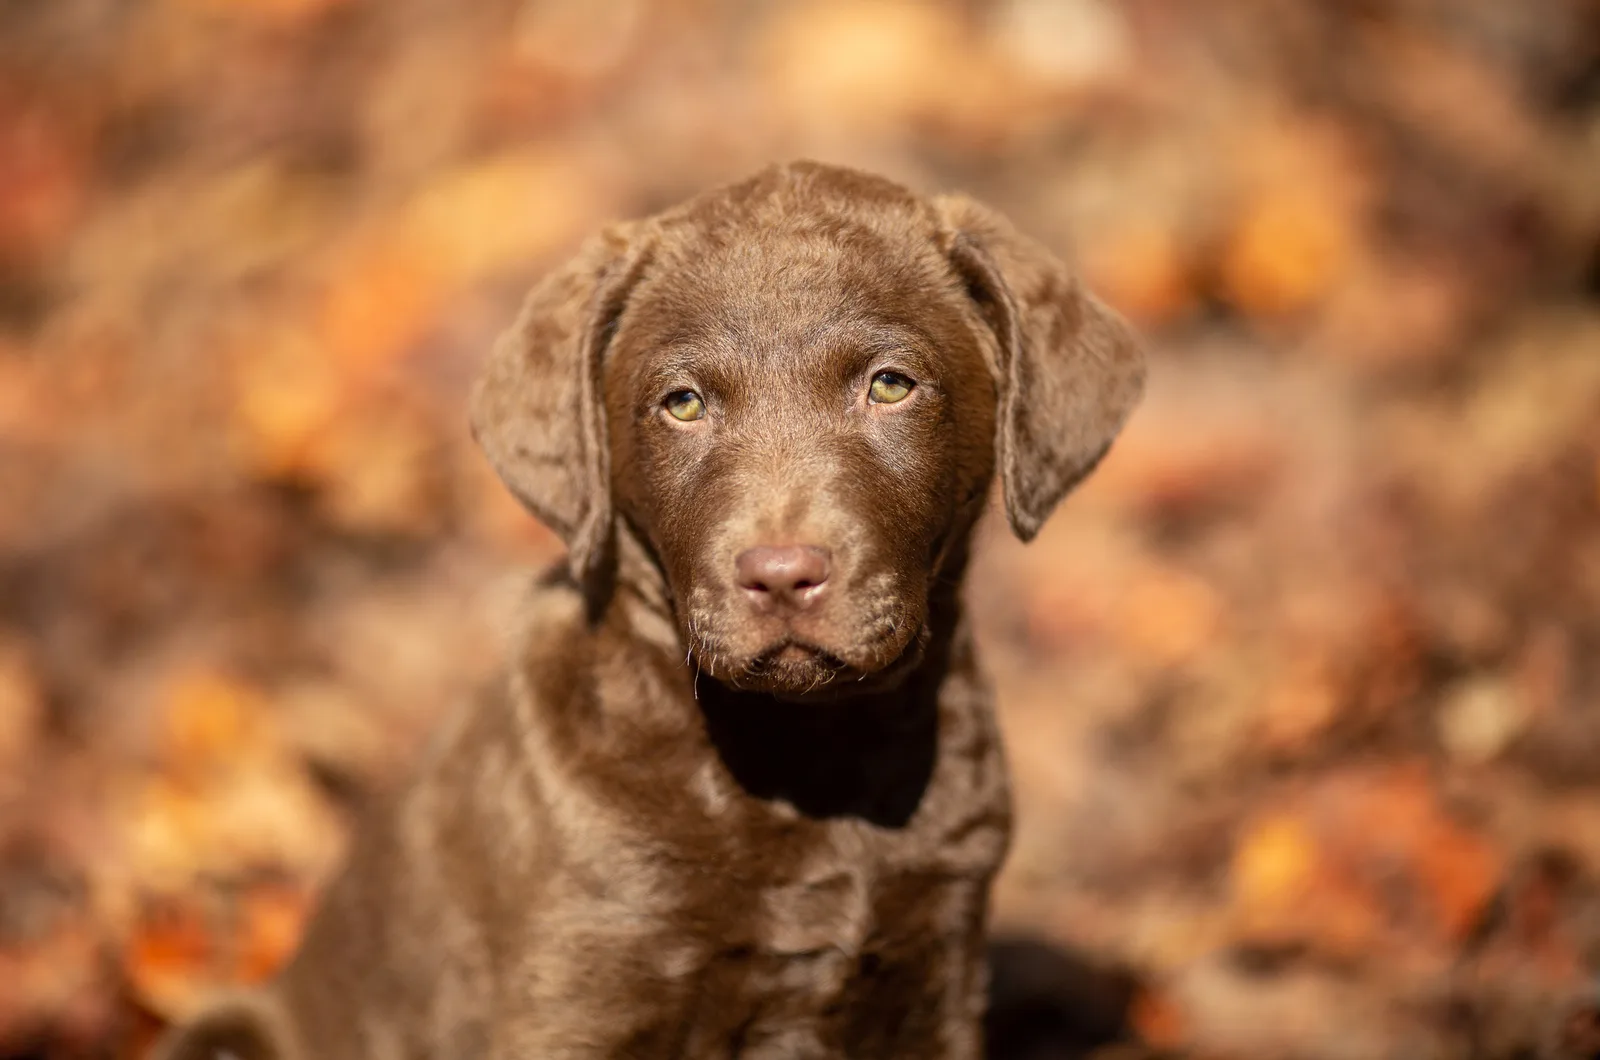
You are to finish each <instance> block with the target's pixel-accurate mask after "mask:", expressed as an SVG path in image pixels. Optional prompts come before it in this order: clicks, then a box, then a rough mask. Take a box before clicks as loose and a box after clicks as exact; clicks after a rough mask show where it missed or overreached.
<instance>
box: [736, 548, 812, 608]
mask: <svg viewBox="0 0 1600 1060" xmlns="http://www.w3.org/2000/svg"><path fill="white" fill-rule="evenodd" d="M828 559H829V557H828V550H827V549H825V548H817V547H816V546H814V545H784V546H781V547H773V546H770V545H762V546H759V547H757V548H747V549H745V550H744V551H743V552H741V553H739V555H738V557H737V558H736V559H735V560H734V561H733V565H734V572H735V573H736V574H737V575H738V579H739V585H740V587H741V588H743V589H744V590H746V591H747V592H748V593H749V594H750V596H751V597H752V598H753V599H754V600H755V602H756V603H757V604H758V605H759V606H761V607H763V608H772V607H783V608H793V609H796V610H798V609H801V608H805V607H809V606H810V605H811V604H812V603H813V602H814V601H815V600H816V598H817V596H818V594H819V593H820V592H821V590H822V586H823V583H825V582H826V581H827V580H828Z"/></svg>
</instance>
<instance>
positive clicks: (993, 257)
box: [934, 195, 1144, 541]
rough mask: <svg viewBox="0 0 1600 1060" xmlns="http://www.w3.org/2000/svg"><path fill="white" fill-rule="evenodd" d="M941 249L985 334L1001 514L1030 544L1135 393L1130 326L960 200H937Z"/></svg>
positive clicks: (1040, 253) (1138, 354)
mask: <svg viewBox="0 0 1600 1060" xmlns="http://www.w3.org/2000/svg"><path fill="white" fill-rule="evenodd" d="M934 205H935V208H936V209H937V210H938V212H939V214H940V216H941V218H942V219H943V222H944V225H945V231H944V238H945V239H946V241H947V244H946V252H947V253H948V254H949V256H950V260H951V262H952V263H953V264H954V265H955V268H956V272H957V273H958V274H959V275H960V277H961V279H962V280H963V282H964V283H965V284H966V287H967V292H968V294H969V295H970V296H971V298H972V299H973V301H974V302H976V303H977V306H978V311H979V314H980V315H981V316H982V317H983V320H984V323H985V324H986V325H987V327H988V329H989V330H990V331H992V332H993V334H994V337H995V340H996V341H995V346H996V347H997V356H996V359H995V362H994V363H993V365H992V369H993V371H994V374H995V381H996V388H997V390H998V392H999V398H1000V408H999V416H998V418H997V435H998V436H997V438H996V449H997V459H998V461H999V465H1000V480H1001V485H1002V487H1003V488H1004V491H1005V505H1006V516H1007V518H1008V519H1009V520H1010V523H1011V529H1012V530H1013V531H1014V532H1015V533H1016V535H1017V536H1018V537H1019V538H1021V539H1022V540H1023V541H1031V540H1032V539H1033V537H1034V535H1035V534H1037V533H1038V532H1039V527H1040V526H1042V525H1043V524H1044V521H1045V519H1046V518H1048V517H1049V515H1050V513H1051V512H1052V511H1053V510H1054V509H1055V507H1056V505H1057V504H1059V503H1060V502H1061V499H1062V498H1063V497H1065V496H1066V495H1067V493H1069V492H1070V491H1071V490H1072V488H1073V487H1074V486H1076V485H1077V484H1078V483H1079V482H1081V481H1082V480H1083V479H1084V477H1085V476H1087V475H1088V474H1089V472H1091V471H1093V470H1094V468H1095V465H1097V464H1098V463H1099V462H1100V460H1101V458H1102V457H1104V456H1105V454H1106V451H1107V450H1109V449H1110V448H1111V443H1112V441H1113V440H1114V439H1115V438H1116V436H1117V433H1118V432H1119V431H1120V430H1121V429H1122V424H1123V422H1124V421H1125V420H1126V419H1127V418H1128V414H1129V413H1131V412H1132V411H1133V407H1134V405H1136V404H1137V403H1138V401H1139V396H1140V394H1141V393H1142V392H1143V390H1144V355H1143V353H1142V351H1141V350H1140V347H1139V344H1138V342H1137V341H1136V340H1135V338H1134V336H1133V332H1132V331H1131V330H1130V329H1129V327H1128V325H1127V324H1126V323H1125V322H1124V321H1123V320H1122V318H1121V317H1119V316H1118V315H1117V314H1116V313H1115V312H1113V311H1112V310H1110V309H1109V308H1107V307H1106V306H1105V305H1103V304H1101V302H1100V301H1099V300H1098V299H1096V298H1095V297H1094V296H1093V295H1091V294H1090V293H1089V292H1088V291H1086V290H1084V288H1083V286H1082V285H1081V284H1080V283H1079V282H1078V279H1077V277H1075V276H1074V275H1073V274H1072V273H1071V272H1070V271H1069V270H1068V269H1067V268H1066V266H1064V265H1063V264H1062V263H1061V262H1060V261H1058V260H1057V259H1056V258H1055V257H1054V256H1053V255H1052V254H1050V252H1049V251H1047V250H1045V249H1044V248H1043V247H1041V246H1039V245H1038V244H1037V243H1035V242H1033V241H1032V240H1030V239H1028V238H1026V237H1024V236H1022V235H1021V234H1019V233H1018V232H1017V231H1016V230H1015V229H1013V228H1012V227H1011V225H1010V223H1009V222H1008V221H1006V219H1005V218H1003V217H1001V216H1000V215H999V214H997V213H995V212H994V211H993V210H990V209H988V208H987V207H985V206H982V205H980V204H979V203H976V202H974V201H972V200H971V199H968V198H966V197H964V196H958V195H953V196H942V197H940V198H938V199H936V200H934Z"/></svg>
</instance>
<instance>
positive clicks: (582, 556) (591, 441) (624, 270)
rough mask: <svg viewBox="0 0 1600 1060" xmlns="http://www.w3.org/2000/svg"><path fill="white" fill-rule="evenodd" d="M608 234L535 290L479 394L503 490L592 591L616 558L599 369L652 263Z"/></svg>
mask: <svg viewBox="0 0 1600 1060" xmlns="http://www.w3.org/2000/svg"><path fill="white" fill-rule="evenodd" d="M640 242H641V241H640V240H639V239H638V238H637V233H636V231H635V230H634V226H627V225H621V226H616V227H614V228H611V229H608V230H607V231H605V232H603V233H601V234H600V235H599V236H597V237H595V238H594V239H592V240H590V241H589V242H588V243H587V244H586V245H585V246H584V247H583V248H582V249H581V250H580V251H579V252H578V254H577V255H576V256H575V257H574V258H573V260H572V261H570V262H568V263H567V265H566V266H565V267H564V268H562V269H560V270H558V271H557V272H555V273H553V274H551V275H550V276H547V277H546V278H545V279H544V280H543V281H542V282H540V283H539V284H538V285H537V286H535V287H534V289H533V290H532V292H530V293H529V295H528V297H527V300H526V301H525V302H524V303H523V306H522V311H521V313H520V314H519V315H518V317H517V320H516V323H514V324H513V325H512V326H511V328H510V329H509V330H507V331H506V332H505V333H504V334H503V335H501V336H500V338H499V340H498V341H496V343H495V345H494V348H493V350H492V351H491V352H490V354H489V359H488V362H487V364H486V365H485V367H484V371H483V374H482V375H481V376H480V377H479V379H478V382H477V385H476V386H475V387H474V388H473V393H472V401H471V422H472V436H473V438H474V439H476V440H477V442H478V445H479V446H480V447H481V448H482V449H483V451H484V454H485V455H486V456H488V458H489V463H490V464H491V465H493V467H494V469H495V472H496V473H497V474H498V475H499V476H500V479H501V481H502V482H504V483H505V484H506V487H507V488H508V489H510V490H511V493H512V494H513V495H514V496H515V497H516V498H517V500H519V501H521V502H522V504H523V505H524V506H525V507H526V508H527V509H528V510H529V511H531V512H532V513H533V514H534V515H536V516H537V517H538V518H539V519H540V521H542V522H543V523H544V524H545V525H546V526H548V527H550V529H552V530H554V531H555V532H556V533H557V534H558V535H560V537H561V538H562V540H564V541H565V542H566V544H567V555H568V563H569V565H570V566H571V569H572V573H573V576H574V577H575V578H576V579H577V580H578V581H579V582H580V583H583V584H588V583H589V582H590V580H591V579H592V577H593V576H594V575H595V574H596V573H597V569H598V568H599V567H601V566H603V564H604V562H605V559H606V557H607V555H608V554H609V552H610V549H611V543H612V542H611V533H612V524H611V466H610V465H611V461H610V451H609V447H608V443H607V435H606V421H605V402H604V400H603V396H602V393H601V365H602V362H603V361H604V357H605V351H606V347H607V345H608V344H609V343H610V341H611V336H612V333H613V332H614V331H615V330H616V325H617V321H618V319H619V318H620V317H621V315H622V310H623V308H624V306H625V305H626V304H627V298H628V293H629V292H630V291H631V290H632V288H633V285H634V283H635V282H637V280H638V277H639V274H640V272H641V271H642V268H643V263H644V259H645V254H644V253H643V250H642V248H641V246H640Z"/></svg>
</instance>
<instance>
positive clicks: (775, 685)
mask: <svg viewBox="0 0 1600 1060" xmlns="http://www.w3.org/2000/svg"><path fill="white" fill-rule="evenodd" d="M926 641H927V637H926V636H925V630H924V631H921V632H919V633H918V634H916V635H913V636H911V637H909V638H908V639H907V641H906V643H904V644H903V645H887V644H886V645H882V646H880V651H879V652H874V653H871V654H870V655H869V656H867V657H863V658H861V659H849V658H846V657H844V656H842V655H840V654H839V653H837V652H835V651H831V650H829V649H828V648H825V647H823V646H822V645H820V644H817V643H815V642H813V641H809V640H806V639H805V638H803V637H799V636H796V635H794V634H792V633H790V634H786V635H784V636H782V637H780V638H778V639H777V640H776V641H773V642H772V643H770V644H768V645H766V646H765V647H763V648H762V649H761V650H760V651H759V652H757V653H755V654H754V655H752V656H750V657H749V658H747V659H746V660H744V661H742V662H741V661H738V660H736V659H731V658H729V656H728V655H727V654H724V653H719V652H717V651H716V650H715V649H714V647H713V646H712V645H710V644H707V643H706V642H704V641H701V642H700V643H699V644H697V645H696V646H695V648H694V649H693V650H692V654H693V656H694V660H695V665H696V667H697V668H699V667H702V666H703V667H704V669H705V672H706V673H707V675H708V676H710V677H713V678H715V679H716V680H718V681H720V682H722V683H723V684H725V685H728V686H729V687H732V688H735V689H738V690H740V691H743V692H762V693H766V694H768V695H774V696H778V697H779V698H782V699H809V698H815V697H817V696H822V697H824V698H835V697H838V696H850V695H857V694H862V693H867V692H874V691H879V690H882V689H883V688H886V687H892V686H893V685H895V684H898V683H899V682H900V680H901V679H903V678H904V676H905V674H906V673H907V672H909V671H910V670H911V669H913V668H914V667H915V666H916V664H917V663H918V662H920V661H921V659H922V653H923V649H924V646H925V644H926Z"/></svg>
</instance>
